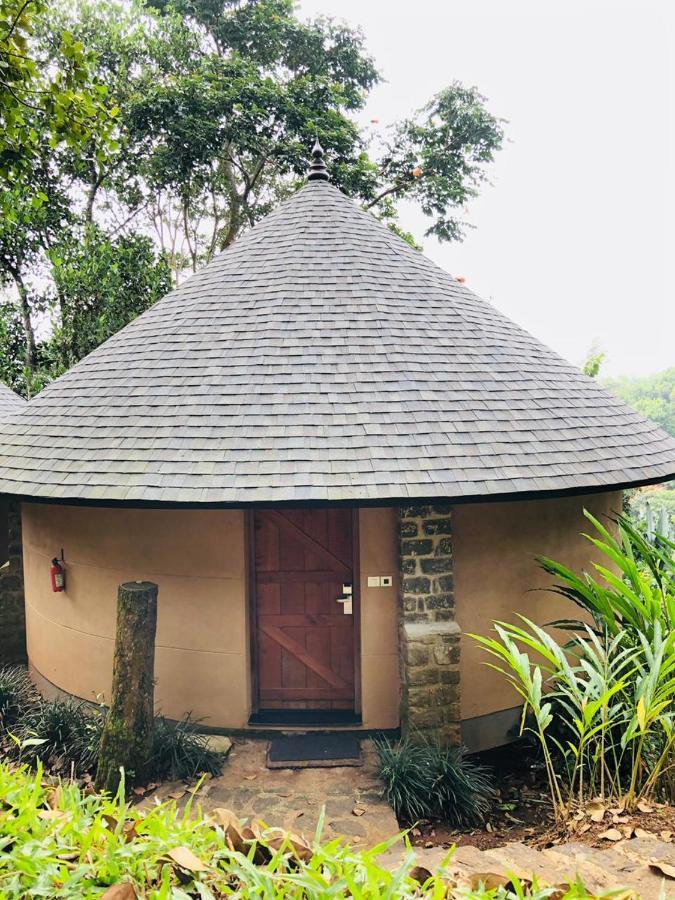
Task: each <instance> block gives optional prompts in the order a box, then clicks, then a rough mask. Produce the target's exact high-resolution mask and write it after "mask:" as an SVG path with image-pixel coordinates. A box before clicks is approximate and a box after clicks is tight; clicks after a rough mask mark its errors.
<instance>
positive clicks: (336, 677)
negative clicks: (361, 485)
mask: <svg viewBox="0 0 675 900" xmlns="http://www.w3.org/2000/svg"><path fill="white" fill-rule="evenodd" d="M352 515H353V514H352V511H351V510H349V509H342V508H339V509H335V508H331V509H316V508H315V509H278V510H277V509H262V510H257V511H256V512H255V513H254V519H253V524H254V535H253V541H254V557H255V572H254V579H255V629H256V640H255V656H256V657H257V679H256V680H257V689H258V707H259V709H354V681H355V678H354V611H355V610H354V606H353V605H352V612H351V613H349V612H347V611H346V609H347V608H348V607H347V608H346V607H345V605H344V604H343V603H341V602H339V599H340V598H342V597H343V596H345V595H348V593H349V588H347V590H345V586H346V585H348V586H352V585H353V584H354V571H353V567H354V558H353V543H352V541H353V530H352Z"/></svg>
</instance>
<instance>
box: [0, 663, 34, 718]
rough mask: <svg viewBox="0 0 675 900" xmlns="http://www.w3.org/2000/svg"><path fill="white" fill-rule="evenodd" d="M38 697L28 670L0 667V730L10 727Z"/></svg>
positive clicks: (15, 667) (16, 667)
mask: <svg viewBox="0 0 675 900" xmlns="http://www.w3.org/2000/svg"><path fill="white" fill-rule="evenodd" d="M37 699H38V693H37V691H36V690H35V687H34V686H33V682H32V681H31V680H30V678H29V677H28V672H27V671H26V670H25V669H23V668H21V667H19V666H5V667H3V668H1V669H0V730H1V729H3V728H10V727H11V726H12V725H14V723H15V722H17V721H18V720H19V719H20V718H21V716H22V715H23V714H24V713H25V712H26V710H27V709H28V708H29V707H30V706H32V705H33V704H34V703H35V702H36V701H37Z"/></svg>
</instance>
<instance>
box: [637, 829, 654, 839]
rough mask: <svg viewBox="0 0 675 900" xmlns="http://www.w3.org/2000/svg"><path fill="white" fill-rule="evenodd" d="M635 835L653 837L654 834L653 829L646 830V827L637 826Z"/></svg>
mask: <svg viewBox="0 0 675 900" xmlns="http://www.w3.org/2000/svg"><path fill="white" fill-rule="evenodd" d="M635 837H637V838H653V837H654V835H653V834H652V833H651V831H645V830H644V828H636V829H635Z"/></svg>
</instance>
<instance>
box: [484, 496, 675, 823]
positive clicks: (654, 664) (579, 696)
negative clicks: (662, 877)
mask: <svg viewBox="0 0 675 900" xmlns="http://www.w3.org/2000/svg"><path fill="white" fill-rule="evenodd" d="M586 517H587V518H588V519H589V521H590V522H591V523H592V524H593V526H594V528H595V530H596V532H597V533H598V535H599V536H598V537H591V536H589V535H586V537H587V538H588V540H589V541H590V542H591V543H592V544H593V545H594V547H595V548H596V549H597V550H599V551H600V552H601V553H602V554H603V555H604V556H605V557H606V559H607V560H608V562H607V564H606V565H602V564H600V563H594V564H593V569H594V574H591V573H588V572H584V573H582V574H581V575H577V574H576V573H574V572H573V571H571V570H570V569H568V568H566V567H565V566H562V565H560V564H559V563H556V562H554V561H552V560H550V559H545V558H540V563H541V565H542V566H543V567H544V569H545V570H546V571H547V572H549V573H550V574H552V575H554V576H555V577H556V578H557V579H558V580H559V584H558V585H557V586H556V588H555V590H556V591H557V592H559V593H561V594H563V595H564V596H566V597H568V598H570V599H572V600H574V602H575V603H577V604H578V605H580V606H581V607H582V608H583V609H584V610H585V611H587V612H588V613H590V615H591V617H592V620H593V623H594V627H590V626H589V625H587V624H585V623H584V622H579V621H565V622H557V623H553V624H554V625H557V626H558V627H560V628H563V629H565V630H566V631H568V632H571V640H569V641H567V642H566V644H565V646H561V645H560V643H558V641H556V640H555V639H554V638H553V637H551V635H550V634H549V633H548V632H547V631H545V630H544V629H543V628H540V627H539V626H537V625H535V624H534V623H533V622H531V621H530V620H529V619H526V618H524V617H523V616H521V617H520V619H521V624H519V625H514V624H510V623H506V622H495V624H494V630H495V632H496V635H497V636H496V638H491V637H482V636H479V635H472V637H474V638H475V639H476V640H477V641H478V642H479V643H481V644H482V645H483V647H484V648H485V649H486V650H487V651H488V652H489V653H490V654H491V655H492V656H493V657H494V658H496V659H497V663H496V664H495V663H489V665H491V666H492V668H495V669H497V671H500V672H502V674H503V675H504V676H505V677H506V678H507V679H508V680H509V681H510V682H511V684H512V686H513V687H514V689H515V690H516V691H517V693H519V694H520V696H521V697H522V699H523V703H524V711H523V721H522V726H521V729H522V730H530V731H532V732H533V733H534V735H535V736H536V738H537V740H538V741H539V742H540V745H541V749H542V753H543V756H544V762H545V765H546V771H547V775H548V779H549V786H550V791H551V798H552V801H553V804H554V807H555V810H556V814H557V816H558V817H559V818H565V817H566V816H567V815H568V814H569V812H570V809H571V806H572V804H573V802H574V801H578V802H579V803H583V802H585V801H586V800H589V799H592V798H594V797H596V796H598V795H599V796H600V797H604V798H606V799H608V800H612V801H614V802H617V803H618V802H622V803H623V804H624V805H625V807H626V808H627V809H628V810H632V809H633V808H634V807H635V806H636V804H637V802H638V801H639V799H640V798H646V797H650V796H652V797H654V796H655V797H657V798H660V799H667V800H671V801H672V800H673V798H674V797H675V783H674V782H673V771H674V769H673V766H674V764H675V752H674V750H675V713H674V712H673V700H675V630H673V627H672V625H673V622H674V621H675V557H674V551H675V544H673V543H672V542H670V541H669V540H667V539H665V538H664V537H663V536H662V535H654V536H652V537H651V538H650V537H649V536H647V535H646V534H644V533H642V532H641V531H640V530H639V529H638V528H636V527H635V526H634V525H633V524H632V523H631V522H630V521H629V520H628V519H626V518H625V517H623V516H622V517H620V518H619V519H618V520H617V523H616V524H617V531H618V537H616V538H615V537H614V535H612V534H611V533H610V532H609V531H608V530H607V529H606V528H604V527H603V526H602V525H601V524H600V523H599V522H598V521H597V520H596V519H594V518H593V517H592V516H591V515H590V514H589V513H586ZM617 572H618V574H617ZM531 652H533V654H534V655H533V656H532V657H531V656H530V653H531ZM556 713H557V716H558V723H557V724H556V725H554V716H555V715H556ZM560 724H562V726H563V729H562V732H561V730H560Z"/></svg>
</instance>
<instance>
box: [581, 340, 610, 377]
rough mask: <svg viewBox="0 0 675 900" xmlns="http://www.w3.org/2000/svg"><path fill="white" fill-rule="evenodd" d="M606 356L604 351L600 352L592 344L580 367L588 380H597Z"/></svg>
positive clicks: (595, 345) (596, 346)
mask: <svg viewBox="0 0 675 900" xmlns="http://www.w3.org/2000/svg"><path fill="white" fill-rule="evenodd" d="M606 356H607V354H606V353H605V352H604V350H601V349H600V348H599V347H598V345H597V344H595V343H594V344H592V345H591V349H590V350H589V351H588V355H587V356H586V359H585V360H584V363H583V365H582V367H581V371H582V372H583V373H584V375H588V377H589V378H597V377H598V375H599V374H600V369H601V368H602V364H603V363H604V361H605V357H606Z"/></svg>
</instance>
